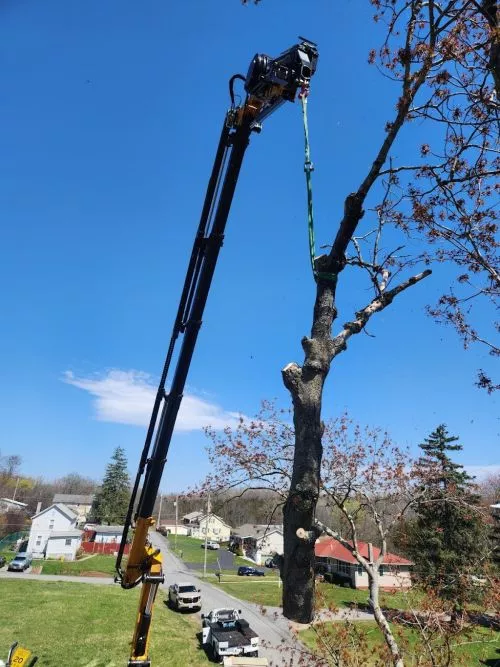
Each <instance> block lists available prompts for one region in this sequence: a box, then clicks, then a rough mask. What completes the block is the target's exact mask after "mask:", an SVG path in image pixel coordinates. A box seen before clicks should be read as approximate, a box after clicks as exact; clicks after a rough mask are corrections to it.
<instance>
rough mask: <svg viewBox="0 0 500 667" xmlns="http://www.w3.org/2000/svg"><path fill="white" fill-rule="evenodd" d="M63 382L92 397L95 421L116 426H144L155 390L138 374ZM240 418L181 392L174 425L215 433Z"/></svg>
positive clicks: (71, 377) (110, 374) (72, 378)
mask: <svg viewBox="0 0 500 667" xmlns="http://www.w3.org/2000/svg"><path fill="white" fill-rule="evenodd" d="M64 382H66V383H67V384H70V385H72V386H73V387H78V388H79V389H83V390H84V391H86V392H88V393H89V394H90V395H91V396H92V397H93V399H94V400H93V405H94V408H95V411H96V419H98V420H99V421H105V422H114V423H118V424H131V425H133V426H147V425H148V424H149V419H150V416H151V410H152V408H153V402H154V399H155V396H156V391H157V387H156V386H155V385H154V384H153V383H152V380H151V376H150V375H148V374H147V373H143V372H141V371H121V370H110V371H108V372H107V373H105V374H102V375H95V376H90V377H76V376H75V375H74V374H73V373H72V372H71V371H66V372H65V373H64ZM239 418H240V415H239V413H237V412H228V411H226V410H224V409H223V408H222V407H221V406H219V405H217V404H215V403H210V402H209V401H206V400H203V399H201V398H199V397H197V396H194V395H193V394H188V393H184V398H183V399H182V403H181V407H180V410H179V414H178V417H177V422H176V426H175V430H176V431H198V430H201V429H202V428H203V427H205V426H211V427H212V428H214V429H216V430H220V429H223V428H224V427H225V426H236V425H237V423H238V421H239Z"/></svg>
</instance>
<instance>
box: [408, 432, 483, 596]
mask: <svg viewBox="0 0 500 667" xmlns="http://www.w3.org/2000/svg"><path fill="white" fill-rule="evenodd" d="M420 447H421V449H422V450H423V452H424V455H423V456H422V457H421V458H420V459H419V462H418V465H419V470H420V475H421V477H422V484H423V488H424V489H425V496H424V498H423V500H422V501H421V502H420V503H419V504H418V506H417V508H416V517H415V519H414V520H413V521H412V522H411V523H410V524H409V526H408V535H407V545H408V551H409V553H410V555H411V557H412V559H413V561H414V563H415V573H416V576H417V577H418V578H419V579H420V580H421V581H423V582H424V583H425V584H426V585H428V586H430V587H432V588H433V590H434V591H436V592H437V594H438V595H440V596H441V597H443V598H446V599H451V600H455V601H456V602H457V603H458V604H459V605H460V604H462V603H463V602H465V601H466V600H467V599H468V598H469V597H470V594H471V585H470V584H471V583H472V581H473V579H471V577H470V576H469V575H477V574H479V573H480V572H481V571H482V569H483V567H484V564H485V559H484V557H485V554H486V552H487V527H486V524H485V522H484V520H483V517H482V515H481V513H480V512H479V511H478V510H479V506H480V497H479V495H478V494H477V493H476V487H475V485H474V482H473V478H472V477H471V476H470V475H468V474H467V473H466V471H465V470H464V469H463V466H461V465H459V464H457V463H454V462H453V461H452V460H451V458H450V456H449V454H448V453H449V452H456V451H460V450H461V449H462V446H461V445H460V444H458V438H456V437H454V436H449V435H448V431H447V429H446V427H445V426H444V425H443V424H442V425H440V426H438V427H437V429H436V430H435V431H434V432H433V433H431V434H430V436H429V437H428V438H426V439H425V442H423V443H422V444H421V445H420Z"/></svg>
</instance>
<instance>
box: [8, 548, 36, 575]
mask: <svg viewBox="0 0 500 667" xmlns="http://www.w3.org/2000/svg"><path fill="white" fill-rule="evenodd" d="M31 560H32V559H31V556H30V555H29V554H27V553H26V552H24V553H18V554H17V556H16V557H15V558H14V560H11V561H10V563H9V567H8V568H7V569H8V570H9V572H24V570H27V569H28V568H29V566H30V565H31Z"/></svg>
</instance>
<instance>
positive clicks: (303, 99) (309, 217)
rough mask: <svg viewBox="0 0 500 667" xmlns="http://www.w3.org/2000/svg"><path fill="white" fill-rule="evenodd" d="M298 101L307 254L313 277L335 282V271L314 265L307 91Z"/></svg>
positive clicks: (311, 166) (314, 251) (312, 167)
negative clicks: (301, 124) (302, 126)
mask: <svg viewBox="0 0 500 667" xmlns="http://www.w3.org/2000/svg"><path fill="white" fill-rule="evenodd" d="M300 101H301V102H302V118H303V120H304V140H305V159H304V172H305V174H306V188H307V228H308V232H309V254H310V257H311V269H312V272H313V276H314V279H315V280H316V281H317V280H318V279H321V280H329V281H330V282H334V283H335V282H337V275H336V274H335V273H322V272H321V271H317V270H316V267H315V265H314V258H315V256H316V250H315V241H314V208H313V195H312V178H311V172H312V171H313V170H314V166H313V163H312V162H311V149H310V146H309V126H308V123H307V91H302V93H301V94H300Z"/></svg>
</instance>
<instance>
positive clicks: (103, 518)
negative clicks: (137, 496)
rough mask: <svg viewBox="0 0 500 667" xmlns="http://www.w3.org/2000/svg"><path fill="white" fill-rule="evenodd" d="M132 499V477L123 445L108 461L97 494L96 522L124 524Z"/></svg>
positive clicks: (92, 513) (93, 514) (95, 503)
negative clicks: (128, 470)
mask: <svg viewBox="0 0 500 667" xmlns="http://www.w3.org/2000/svg"><path fill="white" fill-rule="evenodd" d="M129 499H130V478H129V475H128V472H127V458H126V456H125V451H124V449H123V448H122V447H117V448H116V449H115V451H114V452H113V456H112V457H111V462H110V463H108V465H107V468H106V474H105V475H104V479H103V481H102V486H101V488H100V489H99V491H98V492H97V494H96V497H95V500H94V502H93V505H92V510H91V516H92V521H94V522H95V523H101V524H107V525H122V524H123V522H124V520H125V515H126V514H127V509H128V504H129Z"/></svg>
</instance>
